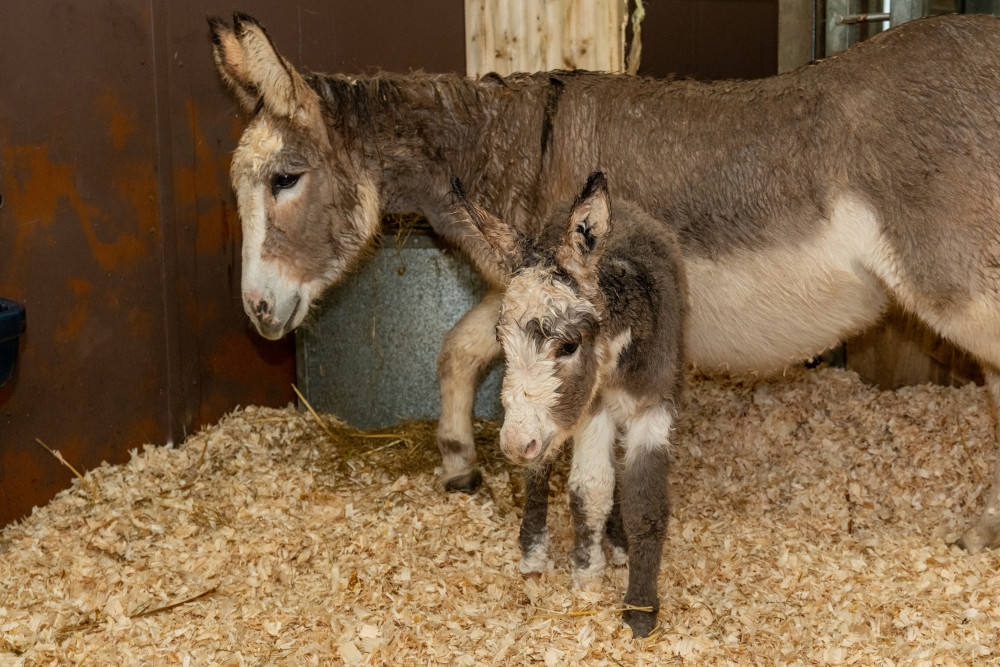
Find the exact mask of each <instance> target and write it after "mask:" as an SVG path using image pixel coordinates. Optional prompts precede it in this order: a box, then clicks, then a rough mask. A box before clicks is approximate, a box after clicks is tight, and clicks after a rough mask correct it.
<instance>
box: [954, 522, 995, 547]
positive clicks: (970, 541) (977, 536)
mask: <svg viewBox="0 0 1000 667" xmlns="http://www.w3.org/2000/svg"><path fill="white" fill-rule="evenodd" d="M955 545H956V546H958V547H960V548H962V549H965V550H966V551H968V552H969V553H973V554H974V553H976V552H978V551H982V550H983V549H996V548H997V547H1000V517H997V516H993V515H986V516H984V517H982V518H980V519H979V521H977V522H976V523H974V524H973V525H972V526H970V527H969V528H968V529H967V530H966V531H965V532H964V533H962V536H961V537H960V538H958V539H957V540H955Z"/></svg>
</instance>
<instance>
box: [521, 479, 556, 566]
mask: <svg viewBox="0 0 1000 667" xmlns="http://www.w3.org/2000/svg"><path fill="white" fill-rule="evenodd" d="M551 472H552V464H551V463H543V464H542V465H541V466H539V467H538V468H528V469H526V470H525V471H524V514H523V515H522V516H521V532H520V534H519V535H518V537H517V543H518V545H519V546H520V547H521V564H520V566H519V569H520V570H521V574H537V573H540V572H544V571H545V564H546V563H547V562H548V556H549V528H548V526H547V525H546V520H547V518H548V514H549V474H550V473H551Z"/></svg>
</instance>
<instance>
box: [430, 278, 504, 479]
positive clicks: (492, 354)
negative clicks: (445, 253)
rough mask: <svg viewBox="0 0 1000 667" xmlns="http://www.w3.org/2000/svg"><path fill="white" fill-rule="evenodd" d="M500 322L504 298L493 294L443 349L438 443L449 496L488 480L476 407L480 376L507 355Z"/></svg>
mask: <svg viewBox="0 0 1000 667" xmlns="http://www.w3.org/2000/svg"><path fill="white" fill-rule="evenodd" d="M499 319H500V294H499V293H497V292H491V293H490V294H487V295H486V298H484V299H483V300H482V301H481V302H480V303H478V304H477V305H475V306H473V307H472V309H470V310H469V312H467V313H466V314H465V315H463V316H462V319H460V320H459V321H458V322H457V323H456V324H455V326H453V327H452V328H451V330H450V331H448V333H447V334H445V337H444V342H442V344H441V353H440V355H439V356H438V364H437V375H438V384H439V385H440V387H441V419H440V421H439V422H438V430H437V443H438V450H439V451H440V452H441V459H442V461H443V464H444V486H445V488H446V489H447V490H448V491H474V490H475V489H477V488H478V487H479V485H480V484H482V481H483V475H482V473H480V472H479V469H478V468H476V467H475V462H476V447H475V443H474V441H473V436H472V407H473V404H474V403H475V400H476V385H477V383H478V381H479V376H480V374H481V373H482V372H483V369H485V368H486V366H488V365H489V363H490V362H491V361H492V360H493V359H495V358H496V357H497V356H498V355H499V354H500V352H501V348H500V344H499V343H497V337H496V326H497V321H498V320H499Z"/></svg>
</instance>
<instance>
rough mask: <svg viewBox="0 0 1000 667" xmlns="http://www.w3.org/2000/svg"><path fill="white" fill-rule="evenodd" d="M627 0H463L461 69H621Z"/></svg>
mask: <svg viewBox="0 0 1000 667" xmlns="http://www.w3.org/2000/svg"><path fill="white" fill-rule="evenodd" d="M627 19H628V7H627V2H626V0H544V1H542V2H539V1H538V0H466V2H465V27H466V37H465V40H466V71H467V73H468V74H469V75H470V76H482V75H483V74H486V73H488V72H496V73H498V74H501V75H506V74H512V73H514V72H536V71H542V70H549V69H589V70H601V71H609V72H621V71H624V69H625V24H626V20H627Z"/></svg>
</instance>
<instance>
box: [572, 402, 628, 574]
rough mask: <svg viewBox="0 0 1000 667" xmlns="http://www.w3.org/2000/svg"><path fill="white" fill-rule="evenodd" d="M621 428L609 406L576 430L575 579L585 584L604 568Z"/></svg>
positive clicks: (574, 448) (574, 458)
mask: <svg viewBox="0 0 1000 667" xmlns="http://www.w3.org/2000/svg"><path fill="white" fill-rule="evenodd" d="M616 433H617V429H616V427H615V422H614V420H613V419H612V418H611V415H610V414H609V413H608V411H607V410H605V409H603V408H602V409H600V410H598V411H597V413H595V414H594V415H593V416H592V417H591V418H590V419H589V420H588V421H587V422H586V423H585V424H584V425H583V427H582V428H581V429H579V430H578V431H577V432H576V433H574V434H573V463H572V464H571V466H570V472H569V484H568V486H569V509H570V514H571V515H572V517H573V531H574V542H573V553H572V559H573V583H574V585H576V586H585V585H587V584H588V583H590V582H592V581H593V580H595V579H598V578H600V576H601V575H602V574H603V572H604V564H605V559H604V549H603V548H602V539H603V537H604V526H605V524H606V523H607V520H608V515H609V514H610V513H611V507H612V505H613V504H614V492H615V466H614V461H613V456H614V444H615V435H616Z"/></svg>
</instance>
